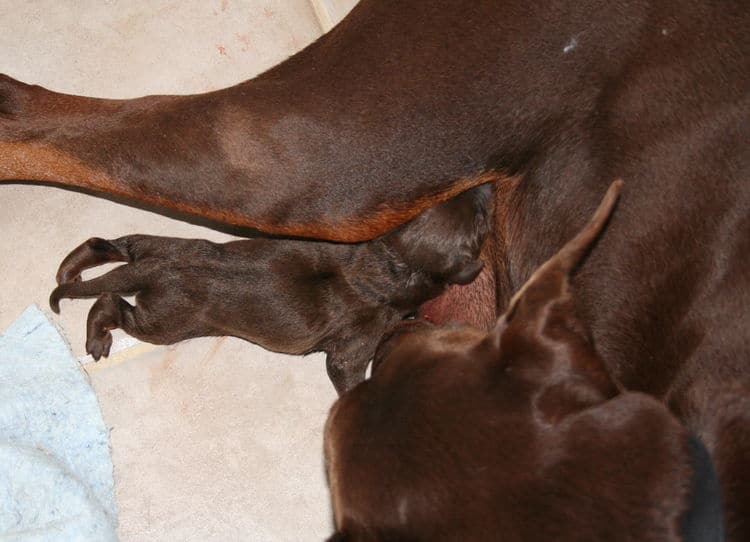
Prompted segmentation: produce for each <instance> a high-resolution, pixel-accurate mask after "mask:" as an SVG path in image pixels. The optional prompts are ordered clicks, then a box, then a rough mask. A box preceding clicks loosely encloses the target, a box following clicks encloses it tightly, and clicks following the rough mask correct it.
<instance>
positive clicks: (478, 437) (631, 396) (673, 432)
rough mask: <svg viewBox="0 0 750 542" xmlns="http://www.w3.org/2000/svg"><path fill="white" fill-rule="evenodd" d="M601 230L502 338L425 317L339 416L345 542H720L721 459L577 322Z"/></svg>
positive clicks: (398, 340)
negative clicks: (617, 373)
mask: <svg viewBox="0 0 750 542" xmlns="http://www.w3.org/2000/svg"><path fill="white" fill-rule="evenodd" d="M618 190H619V183H615V184H613V185H612V187H611V188H610V191H609V192H608V194H607V196H606V197H605V199H604V201H603V203H602V205H601V206H600V208H599V210H598V211H597V213H596V214H595V215H594V218H593V219H592V221H591V222H590V223H589V225H588V226H587V227H586V228H585V229H583V230H582V231H581V233H579V234H578V236H576V237H575V238H574V239H573V240H572V241H571V242H570V243H568V244H567V245H566V246H565V247H564V248H563V249H562V250H561V251H560V252H559V253H558V254H557V255H556V256H554V257H553V258H552V259H550V260H549V261H547V263H545V264H544V265H543V266H542V267H540V268H539V269H538V270H537V271H536V272H535V273H534V274H533V275H532V277H531V278H530V279H529V281H528V282H527V283H526V285H525V286H524V287H523V288H522V289H521V290H520V291H519V292H518V293H517V294H516V295H515V296H514V297H513V299H512V300H511V302H510V304H509V306H508V309H507V312H506V313H505V315H504V316H503V317H501V318H500V320H499V321H498V324H497V326H496V328H495V329H494V330H492V331H490V332H489V333H487V332H486V331H481V330H479V329H476V328H471V327H468V326H453V327H447V326H446V327H438V326H434V325H430V324H428V323H425V322H424V321H420V320H414V321H406V322H402V323H400V324H398V326H397V327H395V328H394V329H393V330H391V331H390V332H389V333H386V336H385V337H384V339H383V342H382V343H381V344H380V346H379V347H378V349H377V352H376V354H375V359H374V360H373V370H372V377H371V378H370V379H369V380H367V381H366V382H364V383H362V384H360V385H359V386H357V387H356V388H355V389H354V390H352V391H350V392H349V393H346V394H344V395H343V396H342V397H341V398H340V399H339V400H338V402H337V403H336V404H335V405H334V406H333V408H332V409H331V413H330V416H329V418H328V423H327V426H326V432H325V451H326V464H327V471H328V477H329V483H330V487H331V496H332V501H333V508H334V516H335V523H336V529H337V532H336V534H335V535H334V536H333V537H332V538H331V539H330V540H331V541H332V542H333V541H337V542H344V541H347V542H386V541H397V540H398V541H406V540H408V541H410V542H420V541H425V542H427V541H429V542H463V541H472V542H485V541H487V542H490V541H496V540H503V541H514V542H516V541H517V542H521V541H530V542H537V541H547V540H555V541H558V542H600V541H604V540H606V541H612V542H614V541H622V542H625V541H633V540H638V541H642V542H648V541H651V542H667V541H670V542H678V541H681V542H688V541H689V542H697V541H701V542H709V541H711V542H719V541H722V540H724V536H723V535H724V527H723V518H722V512H721V506H720V491H719V483H718V479H717V476H716V473H715V471H714V468H713V466H712V462H711V459H710V457H709V455H708V452H707V451H706V449H705V448H704V447H703V445H702V444H701V443H700V442H699V441H698V440H697V439H696V438H694V437H692V436H691V435H689V434H688V432H687V430H686V429H685V428H684V427H683V426H682V425H681V424H680V423H679V422H678V420H677V419H676V418H675V417H674V416H673V415H672V414H670V412H669V411H668V410H667V408H666V406H665V405H664V404H663V403H660V402H658V401H656V400H655V399H653V398H651V397H649V396H647V395H644V394H640V393H630V392H626V391H622V390H620V389H618V387H617V386H616V385H615V383H614V382H613V381H612V380H611V379H610V377H609V375H608V374H607V371H606V368H605V365H604V363H603V361H602V359H601V358H600V357H599V354H598V353H597V352H596V349H595V347H594V345H593V344H592V341H591V337H590V335H589V333H588V330H587V329H586V328H585V326H584V324H583V322H582V321H581V320H579V319H578V318H577V317H576V314H575V307H574V296H573V292H572V291H571V289H570V288H569V275H570V273H571V272H572V271H573V269H574V268H575V266H576V265H577V264H578V263H579V261H580V260H581V258H582V257H583V255H584V254H585V252H586V251H587V250H588V249H590V248H591V246H592V244H593V242H594V240H595V238H596V236H597V234H598V233H599V231H600V230H601V228H602V227H603V225H604V224H605V222H606V221H607V219H608V217H609V214H610V212H611V211H612V209H613V207H614V204H615V201H616V199H617V192H618Z"/></svg>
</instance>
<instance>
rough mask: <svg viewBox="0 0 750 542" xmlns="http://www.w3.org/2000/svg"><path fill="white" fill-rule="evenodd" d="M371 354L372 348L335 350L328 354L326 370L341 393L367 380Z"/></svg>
mask: <svg viewBox="0 0 750 542" xmlns="http://www.w3.org/2000/svg"><path fill="white" fill-rule="evenodd" d="M371 355H372V348H360V349H355V350H354V351H344V352H338V351H333V352H330V353H329V354H328V355H327V357H326V371H327V372H328V377H329V378H330V379H331V382H332V383H333V387H334V388H336V391H337V392H338V394H339V395H342V394H344V393H345V392H347V391H349V390H350V389H352V388H353V387H354V386H356V385H357V384H359V383H360V382H363V381H364V380H365V373H366V371H367V365H368V364H369V363H370V356H371Z"/></svg>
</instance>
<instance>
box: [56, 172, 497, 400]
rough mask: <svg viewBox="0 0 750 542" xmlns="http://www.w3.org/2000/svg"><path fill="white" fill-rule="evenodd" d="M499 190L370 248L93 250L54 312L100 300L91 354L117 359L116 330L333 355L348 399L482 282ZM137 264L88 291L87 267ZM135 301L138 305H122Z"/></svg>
mask: <svg viewBox="0 0 750 542" xmlns="http://www.w3.org/2000/svg"><path fill="white" fill-rule="evenodd" d="M491 193H492V188H491V187H490V186H489V185H486V186H481V187H477V188H474V189H472V190H469V191H467V192H464V193H463V194H461V195H459V196H457V197H455V198H453V199H451V200H448V201H446V202H444V203H442V204H440V205H438V206H436V207H434V208H432V209H429V210H428V211H426V212H425V213H423V214H422V215H420V216H419V217H417V218H416V219H414V220H413V221H411V222H409V223H407V224H406V225H404V226H402V227H400V228H398V229H396V230H394V231H392V232H390V233H388V234H386V235H385V236H383V237H380V238H378V239H375V240H373V241H371V242H368V243H361V244H356V245H354V244H336V243H325V242H313V241H297V240H283V239H249V240H242V241H232V242H229V243H225V244H217V243H212V242H209V241H204V240H197V239H175V238H168V237H152V236H145V235H129V236H126V237H121V238H120V239H115V240H113V241H106V240H103V239H98V238H93V239H89V240H88V241H86V242H85V243H83V244H82V245H81V246H79V247H78V248H76V249H75V250H73V252H71V253H70V254H69V255H68V256H67V257H66V258H65V260H64V261H63V262H62V264H61V265H60V269H59V270H58V273H57V281H58V284H59V286H58V287H57V288H56V289H55V290H54V291H53V292H52V295H51V296H50V305H51V307H52V309H53V310H54V311H55V312H59V302H60V299H62V298H79V297H94V296H99V299H97V301H96V303H94V306H93V307H92V308H91V311H90V312H89V317H88V323H87V339H86V351H87V352H88V353H90V354H91V355H92V356H93V357H94V359H96V360H98V359H99V358H100V357H102V356H105V357H106V356H107V355H108V354H109V349H110V347H111V344H112V335H111V333H110V330H112V329H114V328H117V327H119V328H122V329H123V330H124V331H125V332H126V333H128V334H130V335H132V336H134V337H136V338H138V339H141V340H144V341H147V342H151V343H155V344H172V343H175V342H178V341H181V340H184V339H188V338H191V337H200V336H208V335H233V336H236V337H241V338H243V339H247V340H248V341H252V342H254V343H257V344H259V345H261V346H263V347H264V348H267V349H269V350H275V351H278V352H285V353H289V354H305V353H308V352H314V351H321V350H322V351H325V352H326V353H327V354H328V357H327V362H326V367H327V370H328V374H329V376H330V378H331V381H332V382H333V384H334V386H335V387H336V390H337V391H338V392H339V393H343V392H344V391H346V390H348V389H350V388H351V387H353V386H354V385H356V384H357V383H359V382H361V381H362V380H364V377H365V369H366V367H367V364H368V363H369V361H370V359H371V358H372V354H373V352H374V351H375V346H376V345H377V343H378V341H379V339H380V337H381V335H382V334H383V331H384V330H385V329H387V328H388V327H390V326H391V325H393V324H395V323H396V322H397V321H398V320H400V319H402V318H403V317H405V316H407V315H408V314H410V313H413V312H414V311H415V310H416V309H417V308H418V306H419V305H420V304H421V303H423V302H425V301H427V300H428V299H430V298H433V297H435V296H437V295H438V294H440V293H441V292H442V291H443V289H444V288H445V287H446V286H447V285H448V284H451V283H457V284H466V283H469V282H471V281H472V280H473V279H474V278H475V277H476V276H477V275H478V274H479V272H480V271H481V269H482V261H481V260H480V258H479V253H480V249H481V245H482V243H483V241H484V239H485V237H486V236H487V233H488V231H489V228H490V219H489V213H490V203H491V198H490V196H491ZM112 261H124V262H127V264H126V265H123V266H120V267H118V268H115V269H114V270H112V271H110V272H109V273H107V274H105V275H103V276H101V277H98V278H95V279H92V280H88V281H80V280H79V279H80V273H81V271H83V270H84V269H86V268H89V267H93V266H96V265H99V264H101V263H105V262H112ZM133 294H135V301H136V303H135V306H132V305H130V304H129V303H128V302H127V301H125V300H124V299H122V297H120V296H123V295H133Z"/></svg>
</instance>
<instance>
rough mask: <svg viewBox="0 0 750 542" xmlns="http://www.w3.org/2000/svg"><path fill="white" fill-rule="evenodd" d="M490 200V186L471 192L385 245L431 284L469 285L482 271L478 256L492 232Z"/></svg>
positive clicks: (431, 212) (393, 235) (404, 228)
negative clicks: (433, 282) (430, 281)
mask: <svg viewBox="0 0 750 542" xmlns="http://www.w3.org/2000/svg"><path fill="white" fill-rule="evenodd" d="M491 199H492V186H491V185H489V184H485V185H482V186H478V187H476V188H472V189H470V190H467V191H466V192H463V193H462V194H459V195H458V196H456V197H454V198H452V199H450V200H448V201H445V202H443V203H441V204H439V205H436V206H435V207H433V208H431V209H428V210H427V211H425V212H424V213H422V214H421V215H420V216H418V217H417V218H415V219H414V220H412V221H411V222H408V223H407V224H405V225H404V226H402V227H401V228H399V229H397V230H395V231H394V232H392V233H391V234H389V235H388V236H387V238H386V241H387V242H388V244H389V246H390V247H391V248H392V249H393V250H394V251H396V252H397V253H399V254H400V255H401V256H402V257H403V259H404V261H405V262H406V263H407V265H409V266H410V267H411V268H413V269H415V270H417V271H419V272H422V273H425V274H426V275H428V276H429V277H430V278H431V279H432V280H435V281H438V282H442V283H455V284H468V283H470V282H471V281H473V280H474V279H475V278H476V276H477V275H478V274H479V272H480V271H481V270H482V266H483V263H482V260H481V259H480V258H479V252H480V250H481V248H482V244H483V243H484V240H485V238H486V237H487V234H488V233H489V231H490V226H491V224H490V222H491V221H490V213H491V209H490V207H491V203H492V201H491Z"/></svg>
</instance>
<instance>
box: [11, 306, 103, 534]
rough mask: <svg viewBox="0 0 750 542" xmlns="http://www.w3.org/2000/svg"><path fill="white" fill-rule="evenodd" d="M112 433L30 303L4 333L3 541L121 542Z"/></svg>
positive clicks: (73, 363) (76, 367)
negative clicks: (117, 529) (112, 452)
mask: <svg viewBox="0 0 750 542" xmlns="http://www.w3.org/2000/svg"><path fill="white" fill-rule="evenodd" d="M116 525H117V507H116V504H115V498H114V482H113V478H112V460H111V457H110V450H109V431H108V429H107V428H106V427H105V426H104V422H103V420H102V416H101V412H100V410H99V405H98V403H97V401H96V396H95V395H94V392H93V390H92V389H91V386H90V385H89V383H88V380H87V378H86V376H85V373H84V372H83V371H82V370H81V368H80V366H79V364H78V362H77V361H76V359H75V358H74V357H73V356H72V354H71V352H70V349H69V348H68V345H67V344H66V343H65V341H64V339H63V338H62V337H61V336H60V334H59V333H58V331H57V330H56V329H55V327H54V326H53V325H52V323H50V322H49V320H48V319H47V318H46V317H45V315H44V314H43V313H42V312H41V311H40V310H39V308H38V307H36V306H31V307H29V308H27V309H26V311H24V313H23V314H22V315H21V316H20V317H19V318H18V320H16V321H15V322H14V323H13V324H12V325H11V326H10V327H9V328H8V329H7V330H6V332H5V334H4V335H2V336H0V541H2V542H6V541H11V540H12V541H16V540H17V541H24V542H27V541H29V542H31V541H33V542H42V541H44V542H47V541H65V542H76V541H82V542H83V541H85V542H100V541H101V542H107V541H110V540H112V541H114V540H117V535H116Z"/></svg>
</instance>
